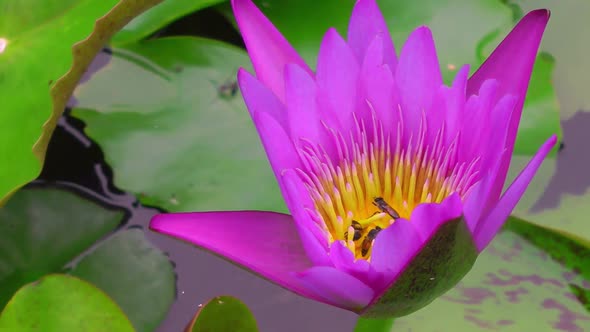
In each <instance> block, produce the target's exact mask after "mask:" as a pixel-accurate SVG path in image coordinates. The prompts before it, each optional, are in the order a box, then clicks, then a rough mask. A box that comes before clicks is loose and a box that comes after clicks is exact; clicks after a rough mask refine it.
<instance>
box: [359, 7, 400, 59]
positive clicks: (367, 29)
mask: <svg viewBox="0 0 590 332" xmlns="http://www.w3.org/2000/svg"><path fill="white" fill-rule="evenodd" d="M377 35H379V36H380V37H381V39H382V40H383V48H382V49H381V52H382V57H383V59H384V60H383V63H385V64H387V65H388V66H389V68H391V70H392V71H395V68H396V66H397V56H396V52H395V46H394V45H393V41H392V39H391V36H390V35H389V29H388V28H387V24H386V23H385V20H384V19H383V16H382V15H381V12H380V11H379V7H378V6H377V3H376V2H375V0H359V1H357V3H356V4H355V6H354V9H353V11H352V16H351V17H350V23H349V25H348V45H350V48H351V49H352V51H353V52H354V54H355V55H356V57H357V59H358V61H359V63H360V62H361V61H363V59H364V58H365V56H366V52H367V49H368V48H369V45H370V44H371V42H372V40H373V38H375V36H377Z"/></svg>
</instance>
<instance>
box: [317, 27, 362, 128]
mask: <svg viewBox="0 0 590 332" xmlns="http://www.w3.org/2000/svg"><path fill="white" fill-rule="evenodd" d="M358 75H359V64H358V63H357V60H356V58H355V56H354V54H353V53H352V51H351V50H350V48H349V47H348V45H347V44H346V42H345V41H344V39H342V37H340V35H338V32H336V30H335V29H333V28H332V29H330V30H328V32H327V33H326V35H325V36H324V40H323V41H322V45H321V46H320V54H319V56H318V68H317V74H316V82H317V85H318V91H319V100H318V101H319V103H320V111H321V112H322V113H323V114H322V120H324V121H326V123H327V124H328V125H329V126H330V127H332V128H334V129H338V130H341V131H342V132H347V131H348V130H350V128H352V123H353V118H352V112H353V111H354V108H355V106H356V103H355V102H356V93H357V79H358Z"/></svg>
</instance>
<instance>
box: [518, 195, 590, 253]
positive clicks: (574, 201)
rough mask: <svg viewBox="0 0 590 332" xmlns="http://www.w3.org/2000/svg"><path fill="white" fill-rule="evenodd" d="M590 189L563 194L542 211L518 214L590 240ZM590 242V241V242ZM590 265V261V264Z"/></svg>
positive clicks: (569, 234) (582, 239) (583, 239)
mask: <svg viewBox="0 0 590 332" xmlns="http://www.w3.org/2000/svg"><path fill="white" fill-rule="evenodd" d="M589 203H590V190H588V191H586V193H584V194H582V195H572V194H563V195H562V196H561V198H560V201H559V204H558V205H557V206H555V207H551V208H546V209H543V210H540V211H535V212H530V211H526V210H522V211H518V212H517V213H515V214H516V216H518V217H520V218H523V219H526V220H531V222H534V223H535V224H538V225H541V226H543V227H547V228H550V229H554V230H559V231H565V232H566V233H567V234H568V236H570V237H571V236H574V237H579V238H581V241H589V240H590V222H589V217H588V216H590V204H589ZM588 243H590V242H588ZM588 265H590V263H589V264H588Z"/></svg>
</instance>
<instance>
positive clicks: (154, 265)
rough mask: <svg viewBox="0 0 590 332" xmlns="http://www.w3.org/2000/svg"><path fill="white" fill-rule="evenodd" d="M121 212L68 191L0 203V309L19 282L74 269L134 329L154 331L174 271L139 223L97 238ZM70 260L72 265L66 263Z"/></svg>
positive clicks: (170, 297)
mask: <svg viewBox="0 0 590 332" xmlns="http://www.w3.org/2000/svg"><path fill="white" fill-rule="evenodd" d="M122 219H123V213H122V212H121V211H113V210H107V209H105V208H103V207H101V206H99V205H97V204H96V203H93V202H90V201H88V200H85V199H82V198H80V197H79V196H77V195H74V194H73V193H70V192H68V191H65V190H57V189H39V188H37V189H23V190H20V191H19V192H17V193H16V194H15V195H14V197H13V198H12V199H11V200H10V201H9V202H8V203H7V204H6V206H4V207H3V208H2V209H0V308H2V307H4V305H5V304H6V302H7V301H8V300H9V299H10V297H11V296H12V295H13V294H14V292H16V291H17V290H18V289H19V288H20V287H21V286H23V285H25V284H27V283H29V282H32V281H35V280H37V279H39V278H40V277H41V276H43V275H46V274H49V273H61V272H70V273H72V274H74V275H76V276H78V277H80V278H83V279H85V280H87V281H89V282H91V283H93V284H94V285H96V286H98V287H99V288H101V289H102V290H103V291H104V292H106V293H107V294H108V295H109V296H110V297H111V298H113V299H114V300H115V301H116V302H117V304H118V305H119V306H121V308H122V309H123V310H124V311H125V313H126V314H127V315H128V316H129V318H130V320H131V322H132V323H133V324H134V326H135V328H136V329H137V331H140V332H148V331H153V330H154V329H155V328H156V327H157V325H158V324H159V323H160V322H161V320H162V319H163V318H164V316H165V314H166V313H167V311H168V308H169V307H170V305H171V304H172V302H173V301H174V297H175V279H174V271H173V269H172V265H171V263H170V262H169V261H168V259H167V258H166V257H165V256H164V254H163V253H162V252H160V251H159V250H157V249H155V248H154V247H153V246H151V244H150V243H149V242H148V241H147V239H145V236H144V235H143V232H142V231H141V230H138V229H133V230H126V231H122V232H120V233H116V234H114V235H113V236H112V237H110V238H108V239H106V240H105V241H104V242H100V243H99V242H98V241H100V240H101V239H103V238H104V237H105V236H107V235H109V234H111V233H112V232H113V231H114V230H115V229H116V228H117V227H118V226H119V225H120V223H121V221H122ZM86 252H90V253H89V254H88V255H86V256H83V255H84V254H86ZM80 257H81V258H80ZM72 264H74V266H73V269H72V270H69V269H68V268H66V267H67V266H70V265H72ZM68 270H69V271H68Z"/></svg>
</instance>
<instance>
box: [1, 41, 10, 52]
mask: <svg viewBox="0 0 590 332" xmlns="http://www.w3.org/2000/svg"><path fill="white" fill-rule="evenodd" d="M6 45H8V40H7V39H6V38H0V53H4V50H6Z"/></svg>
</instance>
